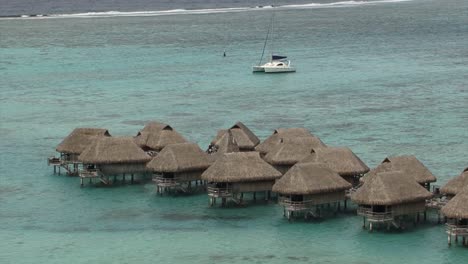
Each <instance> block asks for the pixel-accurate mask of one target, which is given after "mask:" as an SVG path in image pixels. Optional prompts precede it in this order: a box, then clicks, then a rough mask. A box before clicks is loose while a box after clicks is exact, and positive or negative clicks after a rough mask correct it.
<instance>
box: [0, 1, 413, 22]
mask: <svg viewBox="0 0 468 264" xmlns="http://www.w3.org/2000/svg"><path fill="white" fill-rule="evenodd" d="M408 1H412V0H375V1H340V2H332V3H310V4H300V5H281V6H255V7H231V8H212V9H172V10H162V11H134V12H123V11H107V12H87V13H75V14H29V15H17V16H4V17H0V18H2V19H47V18H99V17H144V16H165V15H196V14H216V13H233V12H246V11H258V10H264V9H272V8H277V9H310V8H333V7H351V6H361V5H377V4H386V3H398V2H408Z"/></svg>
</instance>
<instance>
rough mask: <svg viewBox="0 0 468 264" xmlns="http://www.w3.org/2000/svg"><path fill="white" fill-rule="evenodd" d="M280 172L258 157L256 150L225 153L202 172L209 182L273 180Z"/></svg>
mask: <svg viewBox="0 0 468 264" xmlns="http://www.w3.org/2000/svg"><path fill="white" fill-rule="evenodd" d="M280 177H281V173H280V172H279V171H277V170H276V169H275V168H273V167H272V166H271V165H270V164H268V163H266V161H264V160H263V159H261V158H260V154H259V153H258V152H233V153H226V154H224V156H223V157H221V158H219V159H218V160H216V162H215V163H214V164H213V165H211V166H210V167H209V168H208V169H207V170H206V171H205V172H204V173H203V174H202V179H203V180H207V181H210V182H251V181H267V180H275V179H278V178H280Z"/></svg>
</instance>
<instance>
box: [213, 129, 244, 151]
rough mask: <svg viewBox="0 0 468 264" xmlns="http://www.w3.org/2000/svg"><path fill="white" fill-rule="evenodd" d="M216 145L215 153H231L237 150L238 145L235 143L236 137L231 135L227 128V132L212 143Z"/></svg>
mask: <svg viewBox="0 0 468 264" xmlns="http://www.w3.org/2000/svg"><path fill="white" fill-rule="evenodd" d="M214 145H215V146H216V149H217V150H216V153H223V154H224V153H231V152H239V146H238V145H237V142H236V139H235V138H234V136H233V135H232V132H231V130H228V131H227V133H224V135H223V136H222V137H221V138H220V139H219V140H218V141H216V143H214Z"/></svg>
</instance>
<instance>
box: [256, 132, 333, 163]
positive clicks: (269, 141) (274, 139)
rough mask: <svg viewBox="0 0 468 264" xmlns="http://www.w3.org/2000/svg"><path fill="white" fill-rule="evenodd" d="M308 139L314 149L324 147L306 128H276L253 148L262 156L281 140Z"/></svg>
mask: <svg viewBox="0 0 468 264" xmlns="http://www.w3.org/2000/svg"><path fill="white" fill-rule="evenodd" d="M303 137H310V138H312V139H311V141H314V142H313V143H312V142H311V143H312V145H313V147H314V148H319V147H326V145H325V144H324V143H323V142H322V141H321V140H320V138H318V137H316V136H314V135H313V134H312V133H310V131H309V130H308V129H306V128H278V129H275V131H273V134H271V136H269V137H268V138H266V139H265V140H264V141H263V142H262V143H260V144H259V145H258V146H256V147H255V150H256V151H258V152H260V154H261V155H262V156H264V155H266V154H267V153H268V152H270V151H271V150H272V149H273V148H274V147H275V146H276V145H278V144H280V143H281V140H282V139H287V138H288V139H289V138H303Z"/></svg>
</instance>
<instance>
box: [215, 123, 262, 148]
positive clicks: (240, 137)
mask: <svg viewBox="0 0 468 264" xmlns="http://www.w3.org/2000/svg"><path fill="white" fill-rule="evenodd" d="M228 130H230V131H231V133H232V135H233V136H234V139H235V140H236V142H237V145H238V146H239V148H240V149H252V150H253V149H254V148H255V146H257V145H258V144H259V143H260V139H258V137H257V136H256V135H255V134H254V133H253V132H252V131H251V130H250V129H249V128H248V127H247V126H245V125H244V124H243V123H242V122H237V123H236V124H235V125H233V126H232V127H231V128H229V129H222V130H219V131H218V133H217V135H216V137H215V138H214V139H213V140H212V141H211V143H212V144H215V143H216V142H218V141H219V140H220V139H221V137H223V135H224V134H225V133H226V132H227V131H228Z"/></svg>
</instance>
